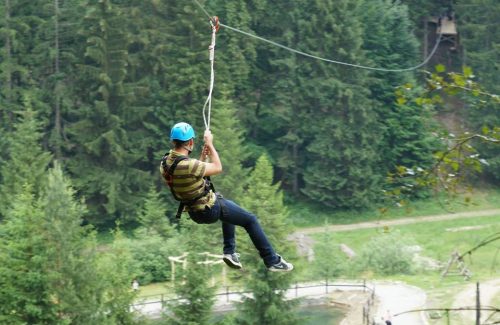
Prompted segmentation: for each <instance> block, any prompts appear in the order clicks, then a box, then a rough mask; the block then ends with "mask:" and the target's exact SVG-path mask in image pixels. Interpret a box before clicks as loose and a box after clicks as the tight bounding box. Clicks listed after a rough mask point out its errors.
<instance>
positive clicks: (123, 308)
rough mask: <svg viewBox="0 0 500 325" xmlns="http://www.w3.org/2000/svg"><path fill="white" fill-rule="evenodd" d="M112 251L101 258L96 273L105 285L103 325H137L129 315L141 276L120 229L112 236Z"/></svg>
mask: <svg viewBox="0 0 500 325" xmlns="http://www.w3.org/2000/svg"><path fill="white" fill-rule="evenodd" d="M110 248H111V249H110V250H109V251H107V252H104V253H103V254H102V255H101V256H100V259H99V266H98V272H97V275H98V276H101V277H102V281H103V283H104V284H105V286H104V288H103V290H102V294H103V297H102V304H103V308H104V310H105V311H106V312H105V317H106V318H105V321H104V322H103V324H109V325H114V324H120V325H133V324H138V320H137V319H136V317H135V315H134V314H133V313H132V312H131V311H130V305H131V304H132V303H133V301H134V297H135V293H134V292H133V291H132V290H131V283H132V281H133V279H134V277H135V275H136V274H137V273H138V266H137V262H136V261H135V260H134V258H133V255H132V252H131V250H130V247H129V246H128V244H127V240H126V239H125V238H124V235H123V233H122V231H121V230H120V229H119V228H118V229H116V230H115V231H114V232H113V245H112V246H111V247H110Z"/></svg>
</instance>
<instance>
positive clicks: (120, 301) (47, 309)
mask: <svg viewBox="0 0 500 325" xmlns="http://www.w3.org/2000/svg"><path fill="white" fill-rule="evenodd" d="M84 213H85V207H84V206H83V205H82V204H81V203H80V202H78V201H76V200H75V192H74V190H73V189H72V188H71V186H70V185H69V183H68V181H67V180H66V179H65V178H64V177H63V174H62V171H61V168H60V166H59V165H58V164H55V167H54V169H52V170H51V171H50V173H49V176H48V181H47V186H46V188H45V189H44V191H43V193H42V195H40V199H39V200H38V201H36V200H35V196H34V195H33V193H32V189H31V186H29V185H26V186H25V188H24V192H23V193H20V194H19V195H18V197H17V199H16V200H15V201H14V203H13V205H12V208H11V209H10V210H9V212H8V214H7V215H6V219H5V221H4V223H2V224H1V225H0V232H1V234H2V236H1V238H2V239H1V241H0V245H1V252H2V253H1V254H0V261H1V265H2V266H1V268H2V269H1V272H2V277H1V280H0V282H1V285H2V290H1V291H0V301H1V302H2V304H1V307H0V308H1V313H0V315H1V316H0V319H1V321H2V323H5V324H61V325H62V324H109V325H111V324H133V323H134V322H133V318H132V315H131V313H130V311H129V305H130V303H131V301H132V298H133V295H132V294H131V293H130V287H129V283H130V278H131V276H130V275H129V274H128V272H129V270H131V266H130V259H127V257H126V256H125V254H123V252H121V251H119V250H116V249H113V252H112V253H111V252H110V253H106V254H105V255H104V256H103V257H100V256H99V255H98V253H97V250H96V241H95V237H94V236H93V234H92V233H90V232H89V229H88V227H82V226H81V222H82V217H83V214H84Z"/></svg>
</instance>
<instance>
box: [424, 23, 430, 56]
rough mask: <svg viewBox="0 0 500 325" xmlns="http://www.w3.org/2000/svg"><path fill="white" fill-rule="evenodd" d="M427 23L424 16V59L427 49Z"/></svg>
mask: <svg viewBox="0 0 500 325" xmlns="http://www.w3.org/2000/svg"><path fill="white" fill-rule="evenodd" d="M428 24H429V22H428V19H427V16H425V17H424V59H425V58H427V51H429V49H428V37H429V35H428V31H427V25H428Z"/></svg>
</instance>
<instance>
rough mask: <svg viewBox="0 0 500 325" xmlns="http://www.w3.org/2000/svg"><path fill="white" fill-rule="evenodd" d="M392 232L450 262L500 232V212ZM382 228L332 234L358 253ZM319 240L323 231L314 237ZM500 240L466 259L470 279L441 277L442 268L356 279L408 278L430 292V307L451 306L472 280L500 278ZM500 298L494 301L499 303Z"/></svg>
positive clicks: (336, 241)
mask: <svg viewBox="0 0 500 325" xmlns="http://www.w3.org/2000/svg"><path fill="white" fill-rule="evenodd" d="M389 231H399V232H400V233H401V234H402V235H403V236H404V237H411V238H413V239H414V241H415V243H416V244H417V245H419V246H421V248H422V252H421V253H420V254H421V255H422V256H426V257H430V258H432V259H435V260H438V261H441V262H442V263H446V262H447V261H448V259H449V258H450V254H451V252H452V251H453V250H455V249H456V250H457V251H458V252H459V253H464V252H466V251H468V250H470V249H471V248H473V247H474V246H476V245H477V244H478V243H480V242H481V240H483V239H484V238H485V237H487V236H489V235H492V234H494V233H498V232H500V214H499V215H496V216H491V217H478V218H472V219H471V218H469V219H456V220H450V221H441V222H432V223H420V224H418V223H417V224H411V225H403V226H395V227H392V228H390V229H389ZM381 232H382V230H381V229H360V230H353V231H346V232H338V233H334V234H333V235H332V236H330V241H331V244H332V246H334V245H336V244H340V243H344V244H347V245H348V246H349V247H351V248H352V249H353V250H354V251H355V252H358V253H359V252H360V250H361V248H362V247H363V245H364V244H365V243H367V242H368V241H369V240H370V239H371V238H372V237H374V236H379V235H380V234H381ZM313 237H314V239H315V240H316V241H317V242H320V241H321V240H322V238H323V237H324V235H323V234H317V235H314V236H313ZM499 248H500V240H499V241H497V242H494V243H492V244H490V245H488V246H484V247H482V248H479V249H478V250H476V251H475V252H473V254H472V255H471V256H467V257H465V258H464V260H465V264H466V265H467V267H468V268H469V270H470V271H471V272H472V273H473V276H472V279H471V280H470V281H465V280H464V279H463V277H461V276H449V277H445V278H441V276H440V271H417V272H416V273H415V274H412V275H396V276H379V275H374V274H372V273H368V272H366V273H363V274H357V275H355V276H354V277H356V278H366V279H377V280H390V281H404V282H406V283H408V284H411V285H415V286H418V287H420V288H422V289H424V290H425V291H426V292H427V294H428V306H433V307H450V306H451V305H452V303H453V301H454V296H455V295H456V294H457V293H458V292H460V291H462V290H463V289H465V287H466V286H467V285H469V284H470V283H475V282H477V281H479V282H481V281H486V280H488V279H493V278H498V277H500V252H499V251H498V250H499ZM499 300H500V298H499V297H496V300H495V301H494V302H496V303H498V302H499ZM432 324H445V319H444V318H442V319H440V320H436V321H433V322H432Z"/></svg>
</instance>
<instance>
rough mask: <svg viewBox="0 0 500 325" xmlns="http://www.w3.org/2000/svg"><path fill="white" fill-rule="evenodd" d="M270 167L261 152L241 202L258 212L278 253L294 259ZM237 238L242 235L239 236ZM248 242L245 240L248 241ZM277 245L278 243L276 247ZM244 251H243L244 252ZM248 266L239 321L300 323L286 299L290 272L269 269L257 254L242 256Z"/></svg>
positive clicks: (280, 195) (248, 322)
mask: <svg viewBox="0 0 500 325" xmlns="http://www.w3.org/2000/svg"><path fill="white" fill-rule="evenodd" d="M272 182H273V171H272V166H271V164H270V162H269V159H268V158H267V157H265V156H262V157H260V158H259V160H258V161H257V164H256V166H255V169H254V171H253V172H252V174H251V176H250V184H251V186H250V187H249V188H248V190H247V192H246V196H245V199H244V200H243V201H242V206H244V207H245V209H247V210H248V211H252V213H254V214H255V215H257V216H258V218H259V222H260V224H261V226H262V227H263V229H264V231H265V233H266V235H267V237H268V238H269V240H270V241H271V243H273V244H274V247H275V249H278V251H279V253H280V254H283V256H286V257H287V258H288V259H289V260H292V259H293V257H294V256H293V255H292V244H291V243H287V241H286V236H287V234H288V233H289V230H290V229H289V225H287V222H286V217H287V212H286V209H285V206H284V204H283V195H282V193H281V192H280V191H279V184H274V185H273V184H272ZM240 238H244V237H243V236H240ZM247 245H248V244H247ZM276 245H279V247H277V246H276ZM245 255H246V254H245ZM243 263H245V268H246V269H248V270H249V275H248V279H247V281H245V290H248V291H250V292H252V293H253V295H252V296H251V297H245V298H244V299H243V302H242V303H241V305H239V306H238V309H239V310H240V311H241V314H242V315H241V320H240V322H239V323H241V324H299V320H298V318H297V316H296V314H295V313H294V312H293V310H294V307H295V305H296V303H295V302H293V301H288V300H286V299H285V293H286V290H287V289H288V288H289V287H290V286H291V284H292V281H293V275H291V274H290V275H287V276H283V275H282V274H275V273H271V272H269V271H268V270H267V269H266V268H265V267H264V266H263V264H262V260H261V259H260V257H259V256H258V254H252V255H251V257H248V258H247V256H245V257H244V259H243Z"/></svg>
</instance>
